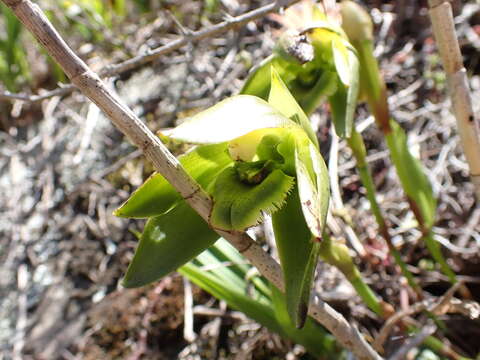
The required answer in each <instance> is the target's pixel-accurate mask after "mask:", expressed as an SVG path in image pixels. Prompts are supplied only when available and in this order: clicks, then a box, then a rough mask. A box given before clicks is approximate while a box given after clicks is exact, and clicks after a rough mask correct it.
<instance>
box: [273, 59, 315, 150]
mask: <svg viewBox="0 0 480 360" xmlns="http://www.w3.org/2000/svg"><path fill="white" fill-rule="evenodd" d="M268 103H269V104H270V105H272V106H273V107H274V108H275V109H277V110H278V111H280V112H281V113H282V114H283V115H284V116H285V117H287V118H289V119H291V120H292V121H295V122H296V123H297V124H299V125H300V126H301V127H302V128H303V130H304V131H305V132H306V133H307V135H308V137H309V139H310V140H311V141H312V143H314V144H315V146H316V147H318V139H317V136H316V134H315V132H314V131H313V128H312V125H311V123H310V120H309V119H308V117H307V115H306V114H305V112H304V111H303V110H302V108H301V107H300V105H298V103H297V101H296V100H295V98H294V97H293V96H292V94H291V93H290V91H289V90H288V88H287V86H286V85H285V83H284V82H283V81H282V79H281V78H280V75H279V74H278V72H277V71H276V70H275V69H274V68H273V67H272V74H271V87H270V94H269V95H268Z"/></svg>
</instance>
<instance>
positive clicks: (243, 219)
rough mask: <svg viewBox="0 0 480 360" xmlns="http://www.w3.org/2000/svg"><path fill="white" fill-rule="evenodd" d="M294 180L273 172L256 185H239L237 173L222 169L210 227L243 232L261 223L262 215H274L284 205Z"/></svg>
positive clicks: (217, 184)
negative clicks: (264, 213)
mask: <svg viewBox="0 0 480 360" xmlns="http://www.w3.org/2000/svg"><path fill="white" fill-rule="evenodd" d="M293 184H294V178H293V177H291V176H288V175H285V174H284V173H283V172H282V171H281V170H273V171H272V172H271V173H270V174H268V175H267V176H266V177H265V178H264V179H263V181H261V182H260V183H258V184H256V185H255V184H247V183H244V182H242V181H240V179H239V176H238V174H237V170H236V169H235V168H233V167H230V168H227V169H225V170H224V171H223V172H222V173H221V174H220V175H219V176H218V178H217V181H216V182H215V187H214V190H213V193H212V197H213V209H212V213H211V216H210V223H211V225H212V226H213V227H214V228H218V229H222V230H238V231H243V230H245V229H247V228H249V227H251V226H254V225H256V224H258V223H259V222H260V221H261V220H262V212H266V213H273V212H275V211H276V210H277V209H278V208H280V207H281V206H282V205H283V202H284V201H285V197H286V196H287V194H288V192H289V191H290V190H291V188H292V186H293Z"/></svg>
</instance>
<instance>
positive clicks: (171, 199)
mask: <svg viewBox="0 0 480 360" xmlns="http://www.w3.org/2000/svg"><path fill="white" fill-rule="evenodd" d="M227 146H228V145H227V143H220V144H214V145H203V146H198V147H196V148H195V149H193V150H192V151H190V152H189V153H187V154H185V155H182V156H180V158H179V160H180V163H181V164H182V165H183V167H184V168H185V170H186V171H187V173H188V174H189V175H190V176H192V177H193V178H194V179H195V180H196V181H197V182H198V183H199V184H200V186H202V188H204V189H206V190H207V188H208V186H209V184H210V183H211V182H212V181H213V180H214V179H215V178H216V177H217V175H218V174H219V173H220V172H221V171H222V170H223V169H224V168H225V167H226V166H227V165H228V164H230V163H231V162H232V159H231V158H230V157H229V156H228V152H227ZM180 200H181V196H180V194H179V193H178V192H177V191H176V190H175V189H174V187H173V186H172V185H170V183H169V182H168V181H167V180H166V179H165V178H164V177H163V176H162V175H160V174H157V173H155V174H153V175H152V176H150V178H148V179H147V181H145V183H143V185H142V186H140V187H139V188H138V189H137V190H136V191H135V192H134V193H133V194H132V195H131V196H130V198H129V199H128V200H127V201H126V202H124V203H123V204H122V206H120V208H118V209H117V210H115V212H114V215H116V216H120V217H128V218H146V217H152V216H158V215H161V214H163V213H164V212H165V211H168V210H169V209H170V208H171V207H172V206H174V205H175V204H176V203H177V202H178V201H180Z"/></svg>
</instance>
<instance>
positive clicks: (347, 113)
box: [329, 47, 360, 138]
mask: <svg viewBox="0 0 480 360" xmlns="http://www.w3.org/2000/svg"><path fill="white" fill-rule="evenodd" d="M347 51H348V59H349V60H348V61H349V63H348V65H349V72H350V80H349V81H350V85H349V86H347V85H345V84H343V83H342V82H341V81H339V82H338V83H337V91H336V92H335V93H334V94H333V95H331V96H330V97H329V102H330V108H331V111H332V119H333V124H334V125H335V131H336V133H337V134H338V136H340V137H341V138H349V137H350V136H351V134H352V128H353V121H354V117H355V109H356V107H357V101H358V91H359V83H360V74H359V62H358V58H357V55H356V53H355V50H354V49H353V48H350V47H349V48H348V49H347Z"/></svg>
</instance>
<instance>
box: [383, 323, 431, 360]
mask: <svg viewBox="0 0 480 360" xmlns="http://www.w3.org/2000/svg"><path fill="white" fill-rule="evenodd" d="M436 330H437V326H436V325H435V324H434V323H433V321H429V322H428V323H427V324H426V325H424V326H423V327H422V330H421V331H420V332H419V333H418V334H417V335H415V337H414V338H413V339H410V340H408V341H407V342H405V344H403V345H402V347H401V348H400V349H398V350H397V351H396V352H395V353H394V354H393V355H392V356H391V357H390V358H389V359H388V360H402V359H407V358H408V357H407V354H408V353H409V352H410V350H412V349H413V348H415V347H417V346H419V345H420V344H421V343H423V342H424V341H425V339H426V338H427V337H429V336H430V335H432V334H433V333H434V332H435V331H436Z"/></svg>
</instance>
